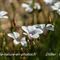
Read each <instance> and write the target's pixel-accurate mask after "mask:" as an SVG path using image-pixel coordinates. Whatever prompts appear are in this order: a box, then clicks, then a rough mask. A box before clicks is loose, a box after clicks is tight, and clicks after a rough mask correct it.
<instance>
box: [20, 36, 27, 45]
mask: <svg viewBox="0 0 60 60" xmlns="http://www.w3.org/2000/svg"><path fill="white" fill-rule="evenodd" d="M20 43H21V45H22V46H27V42H26V38H25V37H23V38H22V39H21V42H20Z"/></svg>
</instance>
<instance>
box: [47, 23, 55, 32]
mask: <svg viewBox="0 0 60 60" xmlns="http://www.w3.org/2000/svg"><path fill="white" fill-rule="evenodd" d="M46 28H47V29H48V30H51V31H54V25H52V24H47V25H46Z"/></svg>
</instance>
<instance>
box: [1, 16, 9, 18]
mask: <svg viewBox="0 0 60 60" xmlns="http://www.w3.org/2000/svg"><path fill="white" fill-rule="evenodd" d="M0 18H8V16H0Z"/></svg>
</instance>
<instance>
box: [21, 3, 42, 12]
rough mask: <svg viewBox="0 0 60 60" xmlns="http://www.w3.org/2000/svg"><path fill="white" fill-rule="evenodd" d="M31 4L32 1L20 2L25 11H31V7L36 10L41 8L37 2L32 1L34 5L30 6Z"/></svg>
mask: <svg viewBox="0 0 60 60" xmlns="http://www.w3.org/2000/svg"><path fill="white" fill-rule="evenodd" d="M31 4H32V3H29V4H27V3H22V4H21V7H22V8H24V9H25V11H26V12H32V11H33V8H34V9H37V10H40V9H41V6H40V4H39V3H34V7H33V8H32V7H31Z"/></svg>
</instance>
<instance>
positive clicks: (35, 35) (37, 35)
mask: <svg viewBox="0 0 60 60" xmlns="http://www.w3.org/2000/svg"><path fill="white" fill-rule="evenodd" d="M30 37H31V38H35V39H36V38H39V34H34V35H32V34H30Z"/></svg>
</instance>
